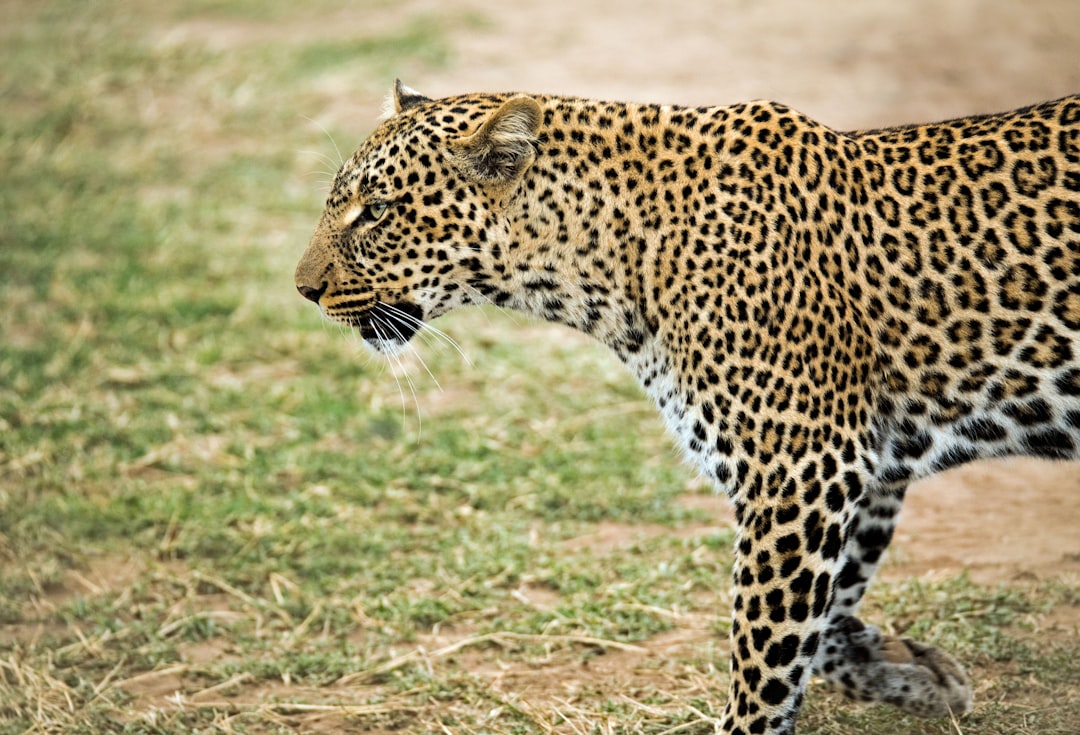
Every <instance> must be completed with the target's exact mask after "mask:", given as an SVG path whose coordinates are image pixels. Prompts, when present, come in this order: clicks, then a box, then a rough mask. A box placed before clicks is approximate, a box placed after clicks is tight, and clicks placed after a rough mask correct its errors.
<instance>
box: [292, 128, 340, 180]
mask: <svg viewBox="0 0 1080 735" xmlns="http://www.w3.org/2000/svg"><path fill="white" fill-rule="evenodd" d="M300 117H301V118H303V119H304V120H307V121H308V122H309V123H312V124H313V125H315V126H316V127H317V128H318V129H319V130H321V131H323V134H324V135H326V137H327V138H328V139H329V141H330V145H332V146H334V151H336V152H337V157H338V162H337V165H336V166H334V170H335V171H337V169H339V168H341V167H342V166H344V165H345V156H343V155H341V148H339V147H338V144H337V141H336V140H334V136H332V135H331V134H330V131H329V130H327V129H326V126H325V125H323V124H322V123H321V122H319V121H318V120H313V119H312V118H310V117H308V116H307V115H301V116H300ZM324 155H325V154H324ZM326 160H327V163H330V164H333V163H334V159H332V158H330V157H329V156H326Z"/></svg>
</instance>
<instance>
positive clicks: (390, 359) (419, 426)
mask: <svg viewBox="0 0 1080 735" xmlns="http://www.w3.org/2000/svg"><path fill="white" fill-rule="evenodd" d="M371 327H372V329H374V330H375V334H376V336H377V337H378V338H379V339H380V340H382V341H383V342H390V341H391V340H390V339H389V338H388V337H387V336H385V334H384V333H383V330H382V329H381V328H380V327H388V328H389V327H390V325H388V324H385V323H382V324H380V320H379V319H378V318H376V317H374V316H373V318H372V320H371ZM398 336H399V337H400V335H398ZM383 354H384V355H386V364H388V365H389V366H390V374H391V375H393V376H394V382H395V383H397V387H398V394H399V395H400V396H401V425H402V428H405V426H406V425H407V416H408V407H407V401H406V398H405V390H404V388H403V387H402V385H401V380H400V379H399V377H398V371H399V370H400V371H401V378H404V379H405V383H406V385H408V386H409V392H410V393H412V397H413V404H414V405H415V406H416V438H417V441H419V440H420V434H421V433H422V432H423V429H424V419H423V416H422V415H421V413H420V401H419V399H418V398H417V395H416V385H415V384H414V383H413V381H412V378H411V377H409V371H408V370H406V369H405V365H404V364H403V363H402V362H401V358H400V357H399V356H398V355H396V354H395V353H394V352H392V351H390V352H384V353H383ZM395 366H397V369H394V368H395Z"/></svg>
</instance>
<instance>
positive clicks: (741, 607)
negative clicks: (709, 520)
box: [723, 483, 849, 735]
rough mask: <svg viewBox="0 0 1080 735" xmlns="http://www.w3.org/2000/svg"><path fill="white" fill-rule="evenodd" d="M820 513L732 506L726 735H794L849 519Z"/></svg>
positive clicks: (791, 503)
mask: <svg viewBox="0 0 1080 735" xmlns="http://www.w3.org/2000/svg"><path fill="white" fill-rule="evenodd" d="M838 484H839V483H838ZM834 493H835V496H836V497H842V496H843V494H844V493H843V492H841V491H838V490H836V489H835V488H834ZM823 506H824V503H815V504H814V505H813V506H812V507H810V508H804V507H801V506H800V505H799V502H798V500H797V499H796V498H795V497H787V498H784V499H782V500H780V501H779V502H767V503H763V504H760V505H755V506H750V505H747V504H743V503H740V502H738V501H737V502H736V503H735V510H736V518H737V519H738V522H739V541H738V544H737V547H736V555H735V570H734V576H735V595H734V598H735V599H734V607H733V616H732V628H731V686H730V688H729V692H728V701H727V706H726V709H725V711H724V720H723V728H724V729H723V731H724V732H725V733H732V734H741V735H749V733H776V734H789V733H794V732H795V719H796V717H797V715H798V712H799V708H800V706H801V705H802V701H803V694H804V692H805V690H806V685H807V683H808V681H809V679H810V675H811V671H812V668H813V661H814V656H815V654H816V653H817V650H818V646H819V643H820V641H821V639H822V636H823V634H824V632H825V629H826V626H827V623H828V620H829V611H830V608H831V603H832V594H833V587H834V580H835V579H836V577H837V575H838V574H839V573H840V569H841V564H842V558H841V551H842V547H843V543H842V539H843V535H844V530H843V529H844V527H845V525H846V516H847V515H849V514H848V512H847V511H846V510H841V511H839V512H837V513H834V514H832V516H833V517H831V518H829V517H827V516H826V513H824V512H823V509H822V507H823Z"/></svg>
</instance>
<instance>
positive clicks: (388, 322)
mask: <svg viewBox="0 0 1080 735" xmlns="http://www.w3.org/2000/svg"><path fill="white" fill-rule="evenodd" d="M423 320H424V310H423V309H421V308H420V307H419V306H417V305H416V304H411V303H409V302H407V301H402V302H399V303H397V304H385V303H382V302H379V303H376V304H375V305H374V306H373V307H371V309H370V310H369V311H368V312H367V313H366V314H364V315H363V316H361V317H357V318H356V319H355V320H354V321H353V326H354V327H356V328H357V329H359V330H360V336H361V337H363V338H364V341H365V342H367V343H368V344H370V345H372V346H373V347H375V348H376V349H379V350H382V349H384V348H386V347H390V348H395V347H400V346H402V345H404V344H406V343H407V342H408V341H409V340H411V339H412V338H413V337H414V336H415V335H416V333H417V332H419V331H420V329H421V328H422V327H423V326H424V321H423Z"/></svg>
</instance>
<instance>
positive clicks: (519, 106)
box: [451, 95, 544, 184]
mask: <svg viewBox="0 0 1080 735" xmlns="http://www.w3.org/2000/svg"><path fill="white" fill-rule="evenodd" d="M543 117H544V116H543V113H542V112H541V110H540V105H539V104H538V103H537V102H536V100H534V99H533V98H532V97H526V96H524V95H521V96H517V97H512V98H510V99H509V100H507V101H506V102H504V103H503V105H502V107H500V108H499V109H498V110H496V111H495V112H493V113H491V116H490V117H488V119H487V120H485V121H484V124H483V125H481V126H480V129H479V130H477V131H476V132H475V133H473V134H471V135H468V136H466V137H464V138H459V139H458V140H455V141H453V142H452V143H451V148H452V149H453V151H454V153H455V155H456V157H457V161H458V164H459V165H460V166H461V167H462V169H463V170H464V172H465V173H466V174H467V175H469V176H472V177H473V178H474V179H477V180H479V181H481V182H483V183H488V184H509V183H512V182H514V181H516V180H517V178H518V177H519V176H521V174H522V173H524V171H525V169H527V168H528V167H529V165H530V164H531V163H532V162H533V159H534V158H536V142H537V137H536V134H537V131H538V130H539V129H540V122H541V121H542V120H543Z"/></svg>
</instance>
